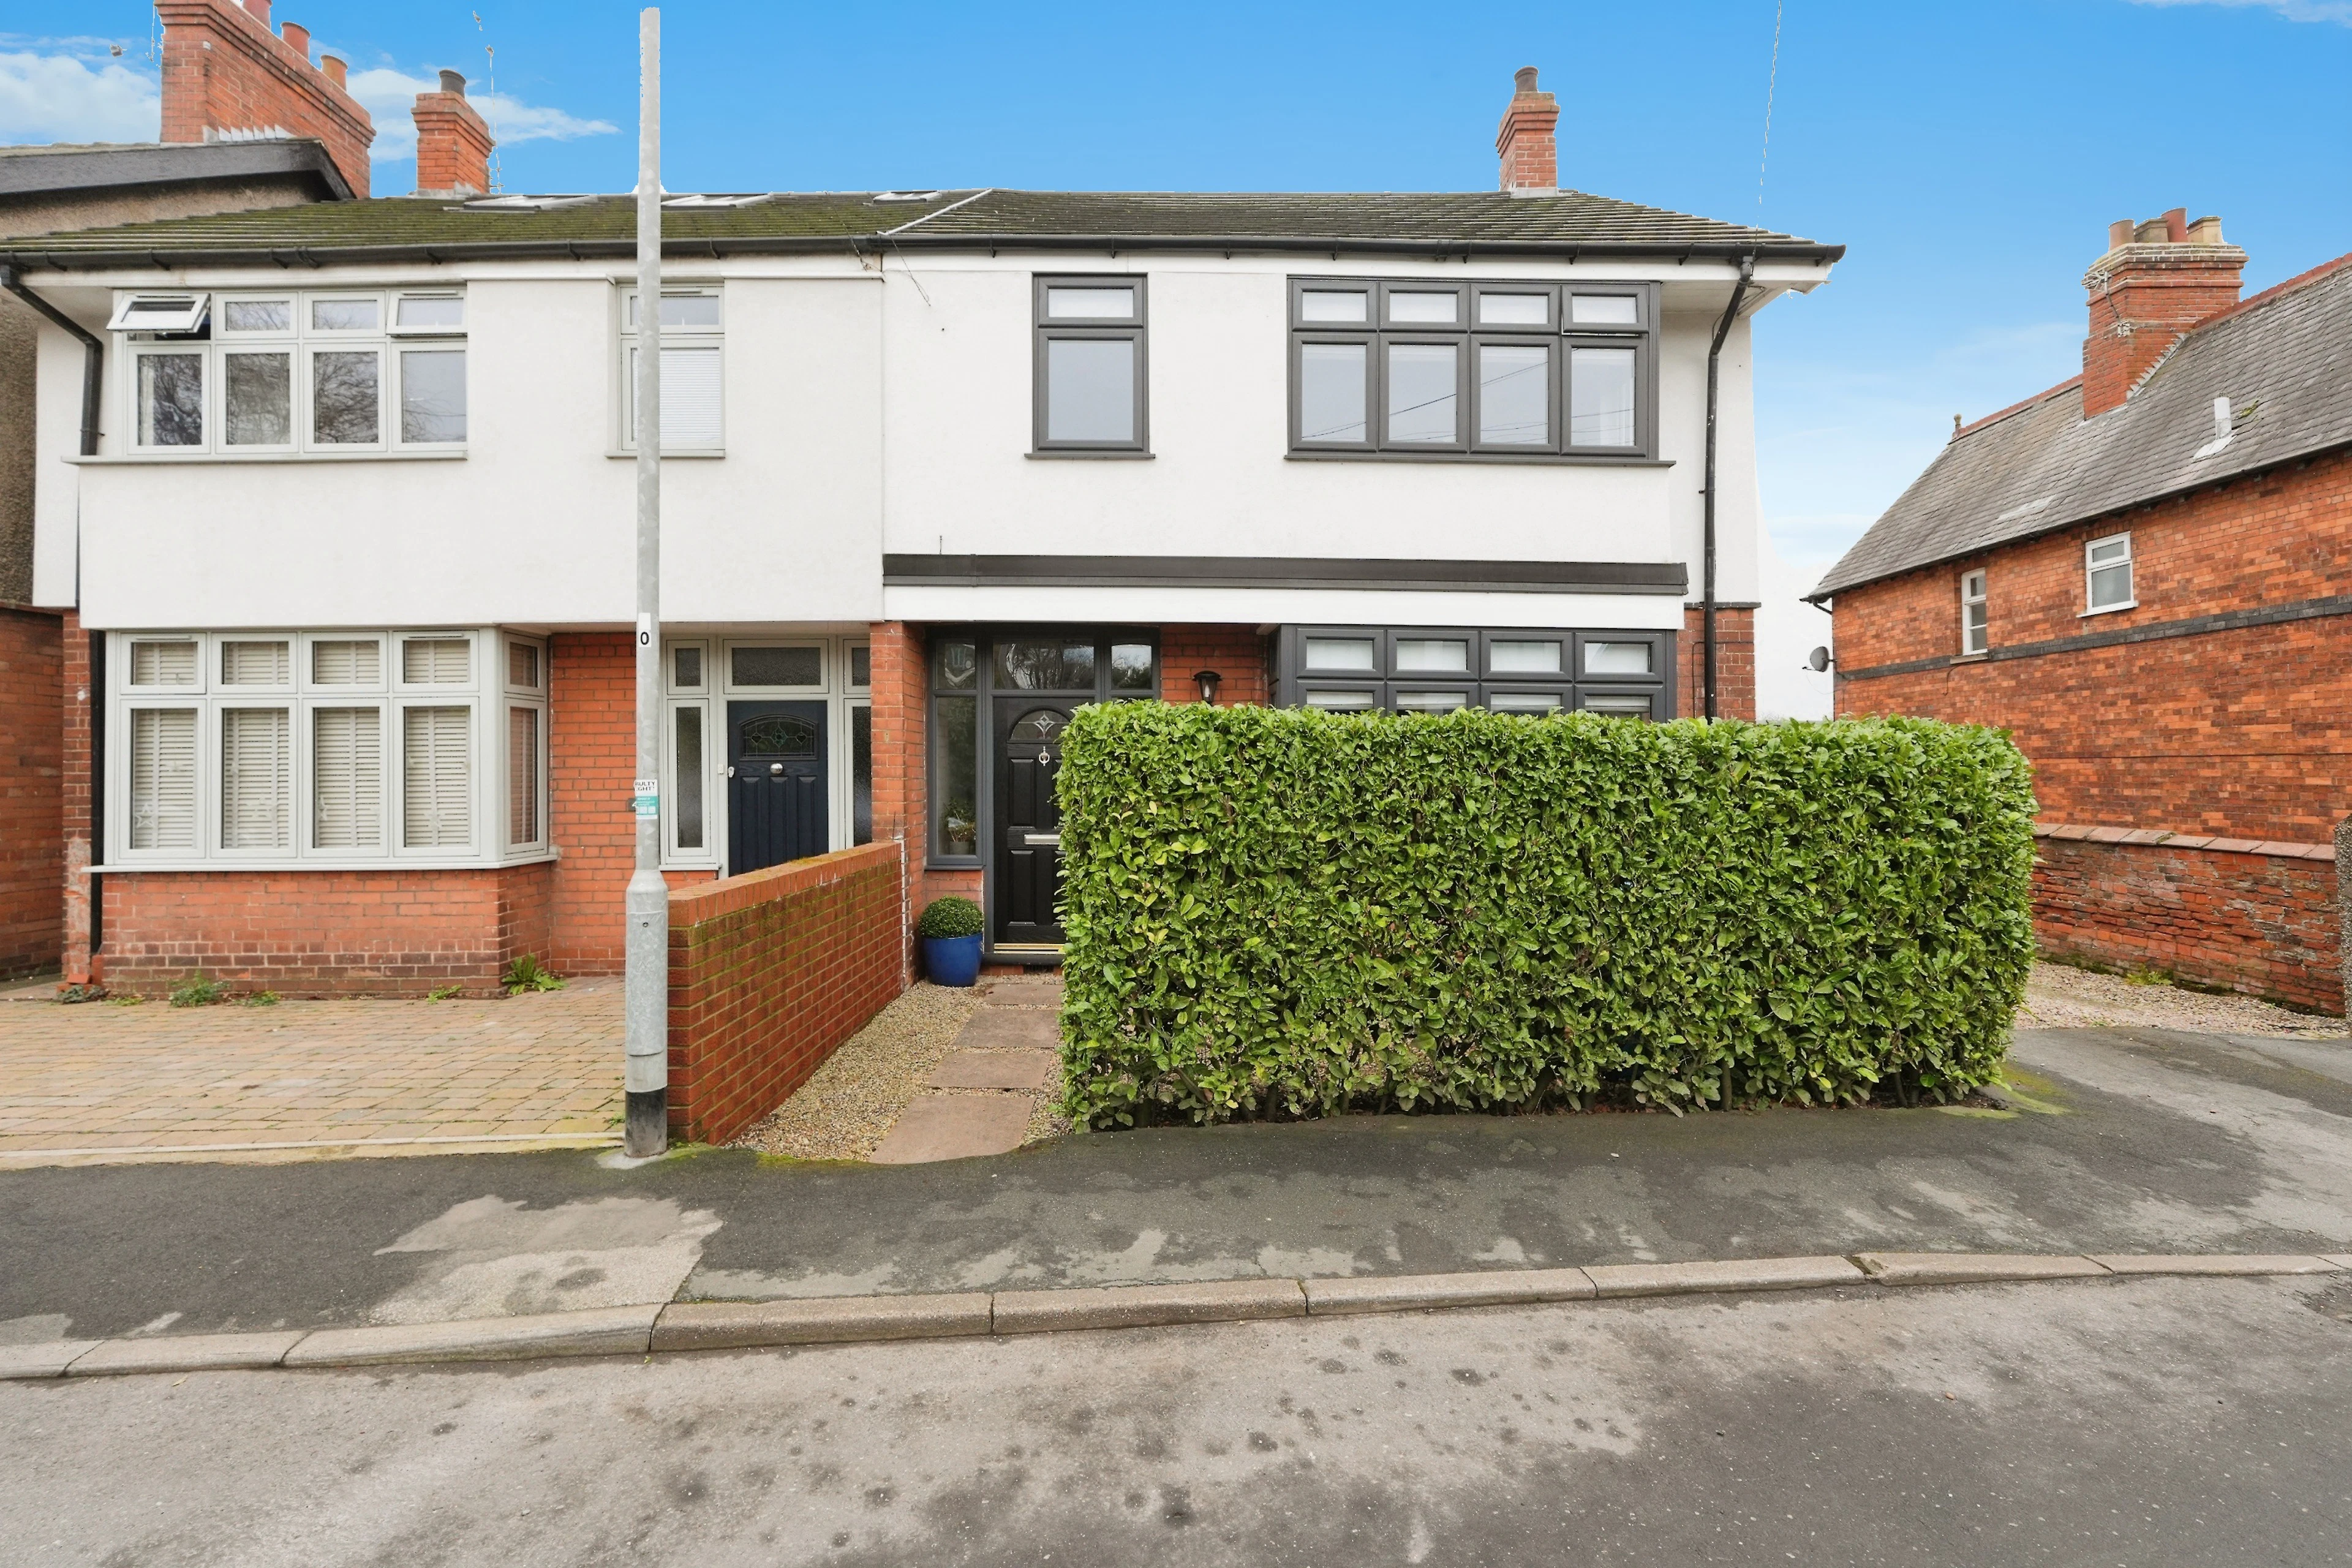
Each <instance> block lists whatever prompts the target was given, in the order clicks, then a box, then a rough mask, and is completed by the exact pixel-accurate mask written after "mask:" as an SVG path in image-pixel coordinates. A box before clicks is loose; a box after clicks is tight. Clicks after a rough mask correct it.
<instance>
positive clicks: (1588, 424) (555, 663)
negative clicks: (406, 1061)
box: [8, 71, 1841, 992]
mask: <svg viewBox="0 0 2352 1568" xmlns="http://www.w3.org/2000/svg"><path fill="white" fill-rule="evenodd" d="M461 85H462V84H460V89H461ZM453 90H457V89H453ZM1556 117H1557V110H1556V108H1555V106H1554V104H1553V101H1552V99H1551V96H1550V95H1549V94H1548V93H1544V92H1541V91H1539V90H1538V88H1537V85H1536V82H1535V79H1534V73H1533V72H1532V71H1526V72H1522V73H1521V74H1520V79H1519V83H1518V90H1517V94H1516V95H1515V96H1514V97H1513V98H1512V99H1511V100H1510V103H1509V107H1508V110H1507V113H1506V115H1505V117H1504V121H1503V125H1502V130H1501V134H1500V136H1499V138H1498V142H1497V145H1498V150H1499V151H1500V153H1501V154H1502V159H1503V181H1502V186H1501V188H1499V189H1497V190H1496V191H1493V192H1488V193H1465V194H1440V195H1188V194H1087V193H1047V192H1032V191H1010V190H902V191H887V192H873V193H847V194H840V193H826V194H772V193H760V194H746V195H727V194H712V195H677V196H673V197H671V198H669V199H668V200H667V203H666V205H665V209H664V254H665V264H664V265H665V269H666V270H665V281H664V284H663V288H662V297H661V299H660V300H659V302H658V305H657V307H656V306H654V305H652V304H649V303H648V302H646V301H643V300H639V299H638V298H637V297H636V294H635V288H634V282H633V272H632V264H631V254H632V248H633V244H634V239H633V223H634V216H633V200H632V198H629V197H625V196H584V195H583V196H571V195H558V196H520V195H498V196H488V197H467V196H466V195H463V194H462V193H460V194H459V195H429V196H412V197H396V198H389V199H376V200H369V201H361V202H352V203H344V204H338V205H332V206H319V207H311V208H293V209H286V210H278V211H269V212H254V213H246V214H238V215H233V216H215V217H210V218H201V219H192V220H187V221H180V222H163V223H150V224H142V225H133V226H126V227H121V228H115V229H108V230H99V231H92V232H86V233H79V234H73V235H68V236H63V237H45V238H43V239H42V240H40V241H39V242H38V244H37V246H33V247H28V248H26V249H23V250H19V251H17V252H16V253H14V254H13V255H12V256H11V257H9V258H8V260H9V262H10V264H12V265H14V266H16V267H17V268H21V269H22V277H23V279H24V280H25V282H26V284H27V286H29V287H30V288H32V289H35V290H36V291H37V292H38V293H39V294H40V295H41V296H42V297H43V298H44V299H45V300H48V301H50V302H51V303H53V304H54V305H55V306H56V307H57V308H58V310H61V311H64V312H66V313H67V314H68V315H69V316H71V317H72V318H74V319H75V320H77V321H80V322H81V323H83V324H84V325H85V326H86V328H87V329H88V330H89V331H91V332H92V333H93V334H96V335H98V336H99V337H100V339H101V341H102V342H103V344H104V350H105V352H104V355H103V367H102V375H103V391H102V406H103V409H104V418H103V425H104V429H103V436H102V439H101V440H100V442H99V443H98V449H97V451H96V452H94V453H93V454H90V455H89V456H83V455H80V454H79V453H78V452H77V450H76V447H75V440H74V433H75V431H76V429H77V424H78V420H77V417H76V416H77V411H78V409H79V400H80V399H81V397H82V395H83V390H84V375H85V367H84V361H83V356H82V353H81V351H80V345H79V344H78V343H76V342H74V340H73V339H72V338H71V337H69V336H68V334H67V333H66V332H65V331H61V330H51V331H47V332H46V333H45V334H44V336H43V340H42V343H41V370H40V377H41V380H40V396H41V407H40V431H41V436H40V439H41V443H42V450H41V452H40V455H39V464H38V473H39V481H38V493H37V507H38V532H37V561H36V574H35V575H36V583H35V589H34V593H35V597H36V599H37V602H38V603H40V604H43V605H53V606H58V607H59V608H64V609H69V610H70V611H71V613H72V616H73V619H72V620H71V621H70V622H69V623H68V643H69V655H70V658H71V668H70V669H69V671H68V682H67V684H68V698H69V701H68V708H69V709H70V710H71V711H70V712H69V714H68V772H69V774H70V775H71V776H73V777H76V778H79V780H80V781H82V783H81V785H80V787H79V792H78V793H76V794H74V795H71V796H70V797H69V800H68V819H69V820H68V840H69V842H68V859H69V863H70V864H71V866H72V867H73V868H74V874H73V876H72V877H71V878H70V879H69V880H71V882H72V885H73V889H74V892H75V894H76V897H75V898H74V900H73V901H72V907H71V909H70V910H69V917H70V924H71V929H70V931H69V935H68V958H67V968H68V978H69V979H70V978H79V977H84V976H94V977H98V978H100V979H102V980H103V981H104V982H105V983H106V984H110V985H112V986H115V987H118V988H121V987H130V988H134V989H136V988H151V989H152V988H153V987H157V986H161V985H163V984H165V983H166V982H168V981H172V980H175V979H176V978H178V977H179V976H181V975H183V974H184V973H186V972H188V971H190V970H192V969H203V970H205V972H207V973H217V974H224V975H230V976H249V977H251V979H252V981H253V982H254V983H256V984H274V985H276V986H277V987H278V988H279V989H282V990H288V991H299V992H331V991H359V990H370V989H376V990H417V989H422V988H423V987H424V986H425V985H426V984H447V983H457V984H467V985H472V986H478V985H484V984H489V983H490V982H491V980H492V979H493V977H494V975H495V973H496V971H497V970H498V968H499V965H500V964H501V963H503V962H504V961H505V960H506V959H508V958H509V957H511V956H512V955H514V954H515V953H517V952H525V951H529V952H537V953H540V954H541V955H543V956H547V957H550V958H551V960H552V962H553V963H554V964H555V965H556V967H558V968H559V969H562V970H569V971H572V972H589V971H596V970H609V969H614V968H617V966H618V964H619V963H620V958H621V929H622V928H621V917H620V911H621V894H622V889H623V886H624V884H625V881H626V879H627V877H628V874H629V869H630V858H631V848H632V818H631V816H630V795H631V774H632V771H633V770H632V751H633V748H632V728H631V726H632V713H633V701H634V699H633V678H632V651H631V647H630V640H631V639H630V629H629V628H630V626H631V617H632V605H633V599H632V593H633V588H632V570H633V555H632V539H633V489H632V469H633V461H632V459H633V457H634V453H633V451H632V448H631V445H630V433H631V428H632V410H631V407H630V385H631V375H630V367H631V364H632V363H633V356H634V355H635V353H636V324H637V322H638V321H640V320H641V319H643V318H644V315H645V313H646V311H647V310H652V309H656V308H657V309H658V310H659V311H660V312H661V322H662V346H661V356H662V366H661V375H662V386H663V396H662V441H663V451H664V455H665V459H666V460H665V466H664V474H663V498H664V513H663V558H662V574H663V584H662V602H663V614H664V645H663V647H662V649H661V655H662V669H663V697H662V702H663V713H662V731H661V732H662V735H663V737H664V742H663V745H664V752H663V763H662V769H663V778H662V784H661V788H662V798H663V803H664V819H663V833H664V864H665V867H666V868H667V872H668V874H669V876H670V878H671V879H672V881H673V884H674V885H677V886H683V885H686V884H688V883H690V882H693V881H697V880H701V879H711V878H716V877H721V876H726V875H729V874H733V873H741V872H745V871H748V870H751V869H754V868H761V867H764V866H767V865H771V864H773V863H775V862H778V861H782V860H785V859H790V858H799V857H804V856H809V855H813V854H817V853H821V852H824V851H826V850H828V849H833V848H841V847H849V846H852V845H856V844H859V843H863V842H866V841H868V840H873V839H892V838H897V839H901V840H903V842H904V844H905V846H906V849H907V857H906V865H907V876H908V906H909V907H910V908H919V905H920V903H921V902H922V900H925V899H926V898H929V897H930V896H934V895H937V894H940V893H944V892H950V891H955V892H963V893H968V894H972V895H976V896H978V897H980V898H982V900H984V902H985V905H986V908H987V910H988V918H989V940H990V945H991V948H992V952H993V954H994V956H995V957H996V958H997V959H998V960H1000V961H1003V962H1023V961H1033V962H1050V961H1051V960H1052V958H1053V956H1054V954H1055V944H1056V942H1057V940H1058V936H1059V931H1058V929H1057V927H1056V926H1055V914H1054V889H1055V859H1056V854H1057V846H1058V837H1057V821H1056V818H1055V806H1054V797H1053V792H1052V790H1051V787H1050V784H1051V779H1052V775H1053V772H1054V770H1055V765H1056V762H1057V756H1058V744H1059V742H1058V737H1059V736H1060V734H1061V731H1062V729H1063V727H1064V725H1065V724H1066V722H1067V721H1068V720H1069V717H1070V714H1071V712H1072V710H1074V709H1075V708H1076V706H1077V705H1079V704H1082V703H1087V702H1097V701H1111V700H1138V699H1158V700H1169V701H1200V700H1213V701H1216V702H1220V703H1232V702H1277V703H1287V704H1304V705H1307V706H1313V707H1320V708H1327V709H1335V710H1397V711H1407V712H1412V711H1437V710H1446V709H1452V708H1458V707H1464V706H1484V707H1486V708H1488V709H1492V710H1503V711H1509V712H1517V713H1528V714H1541V713H1549V712H1554V711H1559V710H1591V711H1598V712H1601V713H1608V714H1616V715H1623V716H1626V717H1629V718H1633V719H1641V718H1650V719H1663V718H1666V717H1671V716H1675V715H1686V714H1692V713H1696V712H1701V711H1706V710H1709V708H1710V705H1712V708H1713V710H1717V711H1719V712H1721V713H1723V714H1725V715H1731V716H1744V715H1748V714H1750V713H1752V710H1753V701H1754V698H1753V668H1752V661H1751V657H1750V649H1751V624H1752V610H1753V606H1754V604H1755V600H1756V595H1757V587H1756V584H1757V564H1756V553H1757V503H1756V484H1755V458H1754V443H1753V428H1754V426H1753V420H1752V417H1751V404H1750V391H1749V385H1750V383H1749V363H1750V357H1749V342H1750V340H1749V323H1750V321H1751V320H1752V318H1753V316H1754V313H1755V312H1756V311H1757V310H1759V309H1761V308H1762V307H1763V306H1765V305H1766V304H1768V303H1769V302H1770V301H1771V300H1774V299H1776V298H1778V297H1779V296H1780V295H1781V294H1783V293H1787V292H1789V291H1791V290H1797V291H1803V290H1806V289H1811V288H1813V287H1815V286H1816V285H1818V284H1819V283H1821V282H1822V281H1823V280H1824V279H1826V278H1827V277H1828V275H1829V271H1830V268H1831V266H1832V263H1833V262H1834V261H1835V260H1836V259H1837V258H1838V257H1839V256H1840V254H1841V250H1840V248H1839V247H1835V246H1830V245H1822V244H1818V243H1815V242H1813V241H1810V240H1805V239H1800V238H1796V237H1790V236H1786V235H1780V234H1774V233H1769V232H1767V231H1764V230H1760V229H1757V228H1751V227H1747V226H1740V225H1737V224H1727V223H1718V222H1713V221H1709V220H1706V219H1703V218H1696V217H1690V216H1683V215H1680V214H1676V213H1672V212H1666V211H1663V210H1660V209H1657V208H1653V207H1646V206H1639V205H1631V204H1628V203H1624V202H1619V201H1612V200H1607V199H1603V198H1601V197H1597V196H1591V195H1580V194H1578V193H1576V192H1573V191H1562V190H1559V189H1558V188H1557V176H1556V174H1555V166H1554V156H1553V152H1552V123H1553V121H1554V120H1555V119H1556ZM461 151H462V150H461ZM462 161H463V160H462V159H461V160H460V162H462ZM1711 360H1712V361H1713V366H1712V368H1713V371H1714V374H1710V371H1711V363H1710V362H1711ZM1711 389H1712V390H1711ZM1711 396H1712V398H1713V399H1714V401H1713V402H1712V403H1711V401H1710V399H1711ZM1711 411H1712V413H1713V416H1714V423H1713V437H1714V439H1713V458H1714V464H1715V473H1716V484H1715V505H1714V507H1713V509H1712V521H1711V523H1710V509H1709V507H1708V504H1707V503H1708V498H1707V494H1706V474H1707V468H1708V455H1709V449H1710V443H1709V435H1710V423H1709V421H1710V412H1711ZM1710 540H1711V541H1712V557H1711V560H1712V569H1711V570H1710ZM1710 591H1711V592H1710ZM1710 623H1711V624H1712V626H1713V628H1714V637H1713V639H1712V641H1713V644H1714V656H1713V658H1712V660H1710V658H1709V657H1708V644H1709V641H1710V639H1709V637H1708V636H1707V628H1708V626H1709V624H1710ZM1710 664H1711V665H1712V676H1711V678H1710V669H1709V667H1710Z"/></svg>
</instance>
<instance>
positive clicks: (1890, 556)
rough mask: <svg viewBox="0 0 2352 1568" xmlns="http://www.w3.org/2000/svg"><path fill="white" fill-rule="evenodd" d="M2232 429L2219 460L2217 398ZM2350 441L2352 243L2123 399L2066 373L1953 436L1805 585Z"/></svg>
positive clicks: (1862, 574) (2196, 335) (2189, 345)
mask: <svg viewBox="0 0 2352 1568" xmlns="http://www.w3.org/2000/svg"><path fill="white" fill-rule="evenodd" d="M2216 397H2227V398H2228V399H2230V402H2231V413H2232V414H2233V415H2234V416H2235V427H2234V429H2233V431H2232V433H2231V438H2230V444H2229V445H2228V446H2227V447H2223V448H2222V449H2221V451H2219V452H2216V453H2213V454H2212V455H2211V456H2210V457H2204V458H2200V457H2198V456H2197V453H2198V451H2199V449H2200V448H2201V447H2204V446H2206V445H2207V443H2209V442H2210V441H2211V440H2212V439H2213V412H2212V410H2213V400H2214V399H2215V398H2216ZM2347 442H2352V255H2347V256H2342V257H2338V258H2336V260H2334V261H2331V262H2328V263H2327V264H2326V265H2325V266H2323V267H2319V268H2314V269H2313V270H2312V271H2310V272H2307V273H2305V274H2304V275H2303V276H2302V277H2300V278H2295V279H2289V280H2288V281H2287V282H2285V283H2283V284H2281V285H2279V286H2278V287H2277V288H2275V289H2269V290H2267V291H2265V292H2264V293H2262V294H2258V295H2256V296H2254V297H2253V298H2252V299H2251V300H2246V301H2244V302H2242V304H2240V305H2238V306H2236V307H2235V308H2234V309H2232V310H2228V311H2225V312H2223V313H2221V315H2219V316H2216V317H2214V318H2212V319H2211V320H2210V321H2206V322H2205V323H2204V324H2202V325H2200V326H2199V327H2198V328H2197V329H2196V330H2195V331H2191V332H2190V333H2189V335H2188V336H2186V337H2184V338H2183V339H2181V340H2180V342H2179V343H2177V344H2175V345H2174V346H2173V348H2172V350H2171V352H2170V353H2168V354H2167V355H2166V356H2165V357H2164V358H2163V359H2162V360H2160V361H2159V362H2158V363H2157V364H2156V366H2155V367H2154V368H2153V369H2152V370H2150V371H2149V373H2148V374H2147V376H2146V377H2145V378H2144V379H2143V380H2142V381H2141V383H2140V384H2139V387H2138V389H2137V391H2135V392H2134V393H2133V394H2132V395H2131V397H2130V398H2129V399H2128V400H2127V401H2126V402H2125V404H2124V405H2123V406H2121V407H2120V408H2113V409H2109V410H2108V411H2107V412H2106V413H2105V414H2102V415H2100V416H2098V417H2097V418H2095V419H2085V418H2084V417H2083V395H2082V386H2081V384H2080V382H2079V381H2070V382H2066V383H2063V384H2061V385H2058V386H2055V387H2053V388H2051V389H2050V390H2049V391H2048V392H2045V393H2042V395H2039V396H2037V397H2034V398H2031V399H2029V400H2028V401H2026V402H2025V403H2023V404H2021V405H2019V406H2017V407H2016V408H2014V409H2011V410H2009V411H2006V412H2004V413H2002V414H2000V415H1997V416H1993V417H1991V418H1990V419H1987V420H1984V421H1981V422H1979V424H1978V425H1976V426H1971V427H1970V428H1969V429H1968V430H1966V431H1964V432H1962V433H1961V434H1960V435H1959V436H1958V437H1955V438H1954V439H1953V440H1952V442H1951V443H1950V444H1949V445H1948V446H1947V447H1945V448H1944V449H1943V451H1942V452H1941V453H1939V454H1938V455H1937V458H1936V460H1935V461H1934V462H1932V463H1930V464H1929V465H1928V466H1927V472H1925V473H1923V474H1921V475H1920V476H1919V477H1918V479H1915V480H1914V481H1912V484H1911V488H1910V489H1907V490H1905V491H1904V492H1903V494H1902V495H1901V497H1899V498H1898V499H1897V500H1895V504H1894V505H1893V506H1891V507H1889V508H1887V509H1886V511H1885V515H1884V516H1882V517H1881V518H1879V520H1878V521H1876V522H1874V523H1873V524H1872V525H1871V527H1870V531H1868V532H1866V533H1864V535H1863V536H1862V538H1861V539H1860V540H1858V541H1856V542H1855V543H1854V546H1853V549H1851V550H1849V551H1847V552H1846V553H1845V556H1844V558H1843V560H1841V561H1840V562H1839V563H1837V564H1836V565H1835V566H1833V567H1832V568H1831V569H1830V572H1829V574H1828V575H1827V576H1825V577H1823V578H1822V582H1821V585H1820V586H1819V587H1817V588H1815V589H1814V590H1813V592H1812V594H1811V595H1810V596H1811V597H1813V598H1826V597H1828V596H1830V595H1834V594H1837V593H1840V592H1843V590H1845V589H1849V588H1856V587H1860V586H1861V585H1862V584H1865V583H1874V582H1877V581H1878V580H1880V579H1881V578H1885V577H1892V576H1895V575H1896V574H1899V573H1904V572H1910V571H1914V570H1916V569H1917V568H1919V567H1922V566H1930V565H1934V564H1936V563H1938V562H1944V561H1952V560H1957V559H1958V558H1960V557H1962V556H1966V555H1971V554H1974V553H1976V552H1979V551H1981V550H1986V549H1989V548H1990V547H1992V546H1993V545H1997V544H2006V543H2009V542H2012V541H2015V540H2020V539H2026V538H2030V537H2032V536H2033V535H2035V534H2039V533H2047V532H2050V531H2053V530H2055V529H2060V528H2064V527H2067V526H2068V525H2070V524H2073V523H2076V522H2082V521H2087V520H2089V519H2092V518H2095V517H2100V516H2103V515H2105V514H2106V513H2109V512H2113V511H2117V510H2122V509H2123V508H2125V507H2128V506H2135V505H2137V504H2139V503H2140V502H2143V501H2148V500H2157V499H2158V498H2160V497H2164V496H2169V495H2177V494H2179V493H2180V492H2182V491H2184V490H2189V489H2196V488H2198V487H2199V486H2201V485H2208V484H2212V483H2215V482H2217V481H2219V480H2221V479H2228V478H2231V476H2233V475H2237V474H2244V473H2251V472H2253V471H2255V470H2257V469H2261V468H2269V467H2271V466H2273V464H2277V463H2281V462H2285V461H2287V460H2289V459H2292V458H2299V457H2305V456H2307V455H2309V454H2311V453H2314V452H2317V451H2323V450H2326V448H2328V447H2338V446H2342V445H2344V444H2346V443H2347Z"/></svg>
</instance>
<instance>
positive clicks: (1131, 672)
mask: <svg viewBox="0 0 2352 1568" xmlns="http://www.w3.org/2000/svg"><path fill="white" fill-rule="evenodd" d="M1110 689H1112V690H1113V691H1138V692H1142V693H1145V694H1146V695H1149V694H1150V691H1151V689H1152V683H1151V645H1150V643H1128V642H1122V643H1113V644H1111V648H1110Z"/></svg>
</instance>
